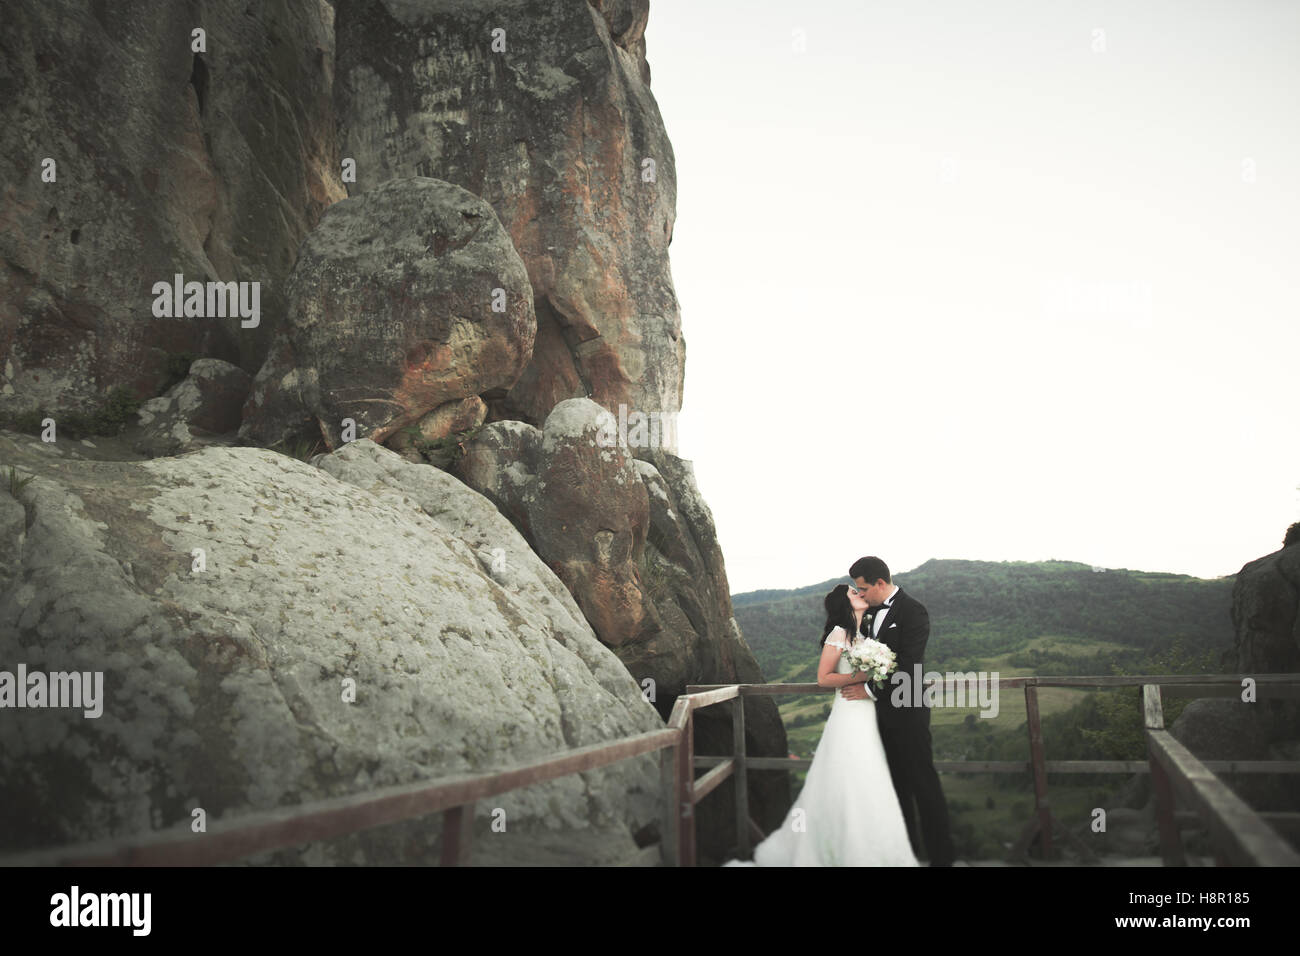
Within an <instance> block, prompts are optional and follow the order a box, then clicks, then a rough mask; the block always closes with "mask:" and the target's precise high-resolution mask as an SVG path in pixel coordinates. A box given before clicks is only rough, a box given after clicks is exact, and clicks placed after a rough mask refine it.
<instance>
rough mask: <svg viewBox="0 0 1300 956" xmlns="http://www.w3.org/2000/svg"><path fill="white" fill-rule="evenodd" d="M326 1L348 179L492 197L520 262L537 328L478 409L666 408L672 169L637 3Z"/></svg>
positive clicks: (677, 394) (676, 339)
mask: <svg viewBox="0 0 1300 956" xmlns="http://www.w3.org/2000/svg"><path fill="white" fill-rule="evenodd" d="M336 10H337V20H336V22H337V40H338V50H339V64H338V83H337V85H336V87H335V91H336V100H337V104H338V116H339V134H340V143H341V149H342V155H343V156H344V157H347V158H351V159H355V160H356V164H357V167H356V168H357V178H356V182H355V183H349V184H348V189H349V192H350V193H351V194H352V195H357V194H365V193H366V192H369V191H370V190H372V189H375V188H377V187H379V186H380V185H381V184H383V183H384V182H386V181H388V180H390V179H394V178H402V177H408V176H413V175H421V176H436V177H438V178H439V179H444V180H447V181H449V182H454V183H458V184H459V185H461V186H464V187H465V188H466V189H468V190H470V191H471V192H473V193H475V194H476V195H478V196H481V197H482V198H483V199H484V200H486V201H487V202H488V203H490V204H491V206H492V207H493V209H495V210H496V213H497V215H498V217H500V220H501V222H502V224H503V225H504V226H505V228H506V231H507V232H508V233H509V235H510V238H511V240H512V241H513V243H514V246H515V248H516V249H517V250H518V252H519V255H520V256H521V257H522V258H523V261H524V263H525V265H526V266H527V269H528V278H529V281H530V282H531V283H532V287H533V294H534V297H535V307H536V312H537V326H538V327H537V341H536V345H535V347H534V349H533V354H532V360H531V362H529V364H528V366H527V368H525V370H524V372H523V375H522V376H520V378H519V380H518V381H517V382H514V383H512V384H511V386H510V387H509V388H508V389H506V388H503V389H501V390H499V391H497V392H494V393H493V394H492V395H491V396H489V399H490V404H491V405H492V406H493V410H494V414H493V416H492V417H493V418H494V419H497V418H513V419H519V420H522V421H526V422H528V423H530V424H533V425H537V426H540V425H541V424H542V423H543V422H544V421H545V419H546V416H547V415H548V414H550V411H551V409H552V408H554V407H555V405H556V404H558V403H559V402H561V401H563V400H564V399H567V398H575V397H590V398H592V399H593V400H595V401H596V402H598V403H599V404H601V405H603V406H605V407H606V408H610V409H614V410H617V409H618V406H619V404H626V405H627V406H628V407H629V408H631V409H637V410H640V411H642V412H645V413H650V412H676V411H677V410H679V409H680V408H681V396H682V375H683V364H684V361H685V344H684V341H683V339H682V335H681V316H680V309H679V306H678V303H677V297H676V295H675V293H674V291H673V285H672V277H671V273H670V269H669V261H668V245H669V243H670V242H671V240H672V231H673V222H674V220H675V218H676V211H675V206H676V189H677V170H676V163H675V160H674V157H673V150H672V144H671V143H670V142H669V141H668V136H667V133H666V132H665V130H664V124H663V119H662V117H661V116H660V114H659V108H658V105H657V104H656V103H655V99H654V96H653V95H652V94H651V92H650V86H649V83H650V72H649V67H648V66H647V64H646V59H645V38H644V30H645V26H646V19H647V16H648V4H647V3H646V2H645V0H635V2H631V0H617V2H615V0H599V2H597V0H592V2H589V3H583V2H581V0H575V2H566V3H555V2H553V0H486V2H480V3H472V4H471V3H456V4H445V3H444V4H428V3H422V2H415V0H338V2H337V3H336ZM501 31H504V32H501ZM494 43H496V44H497V45H498V47H500V45H501V44H504V47H503V48H500V49H494V48H493V44H494Z"/></svg>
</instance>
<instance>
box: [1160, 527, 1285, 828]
mask: <svg viewBox="0 0 1300 956" xmlns="http://www.w3.org/2000/svg"><path fill="white" fill-rule="evenodd" d="M1232 623H1233V628H1234V630H1235V631H1236V641H1235V647H1234V651H1235V655H1236V661H1235V665H1236V666H1235V668H1232V669H1235V671H1236V672H1237V673H1240V674H1270V673H1273V674H1276V673H1283V674H1288V673H1296V672H1298V671H1300V543H1296V544H1291V545H1290V546H1286V547H1283V548H1282V549H1281V550H1280V551H1274V552H1273V553H1272V554H1269V555H1265V556H1264V557H1262V558H1259V559H1257V560H1255V561H1251V562H1250V563H1248V564H1246V565H1245V566H1244V567H1243V568H1242V569H1241V570H1240V571H1238V572H1237V580H1236V583H1235V584H1234V585H1233V588H1232ZM1229 666H1230V668H1231V664H1230V665H1229ZM1230 672H1231V670H1230ZM1170 731H1171V733H1173V734H1174V736H1175V737H1177V738H1178V739H1179V740H1181V741H1182V742H1183V743H1184V744H1185V745H1186V746H1187V748H1188V749H1189V750H1191V751H1192V753H1194V754H1195V755H1196V756H1197V757H1199V758H1200V759H1202V760H1295V759H1296V758H1297V756H1300V705H1297V704H1296V702H1295V701H1287V700H1270V699H1268V698H1266V697H1265V698H1262V699H1260V700H1257V701H1255V702H1253V703H1247V702H1243V701H1242V700H1240V699H1238V698H1224V699H1206V700H1194V701H1191V702H1190V703H1189V704H1188V705H1187V706H1186V707H1185V708H1184V709H1183V712H1182V714H1180V715H1179V718H1178V720H1177V722H1176V723H1175V724H1174V725H1173V727H1171V728H1170ZM1227 779H1228V781H1229V783H1230V785H1231V786H1232V788H1233V790H1234V791H1235V792H1236V793H1237V794H1238V795H1239V796H1240V797H1241V798H1242V799H1243V800H1245V801H1246V802H1247V803H1249V804H1250V805H1251V806H1253V807H1254V808H1255V809H1257V810H1300V789H1298V788H1297V787H1296V786H1295V782H1294V780H1291V779H1288V778H1287V777H1286V776H1284V775H1276V776H1274V775H1264V774H1239V775H1236V776H1231V775H1229V776H1228V777H1227Z"/></svg>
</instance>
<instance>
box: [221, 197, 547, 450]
mask: <svg viewBox="0 0 1300 956" xmlns="http://www.w3.org/2000/svg"><path fill="white" fill-rule="evenodd" d="M536 331H537V322H536V319H535V317H534V316H533V297H532V290H531V288H530V287H529V285H528V276H527V274H526V272H525V271H524V266H523V263H522V262H520V261H519V256H518V255H516V254H515V251H514V247H513V246H511V245H510V239H509V237H508V236H507V235H506V234H505V232H504V231H503V230H502V229H501V224H500V223H499V222H497V219H496V215H495V214H494V213H493V212H492V209H491V207H490V206H488V205H487V204H486V203H485V202H483V201H482V200H481V199H478V198H477V197H475V196H473V195H471V194H470V193H467V192H466V191H465V190H463V189H461V188H460V187H459V186H453V185H450V184H449V183H444V182H441V181H439V180H436V179H427V178H423V177H415V178H412V179H401V180H390V181H389V182H387V183H385V184H384V185H382V186H380V187H378V188H377V189H374V190H371V191H370V192H368V193H366V194H364V195H362V196H359V197H357V198H355V199H348V200H345V201H343V202H340V203H336V204H335V205H334V206H332V207H330V209H329V210H328V211H327V212H326V213H325V215H324V216H323V217H322V218H321V223H320V225H319V227H317V229H316V230H315V231H314V232H312V234H311V235H310V236H308V237H307V240H306V242H304V243H303V245H302V249H301V250H300V252H299V255H298V261H297V263H296V264H295V265H294V269H293V275H292V276H291V277H290V280H289V317H288V322H287V327H286V329H285V330H284V332H283V333H282V337H281V338H280V339H279V340H278V341H277V343H276V347H275V349H274V350H273V352H272V356H271V358H270V359H269V360H268V361H267V363H266V365H265V366H263V368H262V370H261V371H260V372H258V375H257V380H256V382H255V383H254V386H253V394H252V395H251V396H250V397H249V400H248V406H247V408H246V409H245V414H244V424H243V426H242V427H241V429H240V437H241V438H243V439H244V440H247V441H252V442H255V443H259V444H265V445H273V444H275V443H277V442H281V441H284V440H285V439H286V438H289V437H291V436H294V435H297V434H298V433H300V432H301V430H302V422H303V420H304V418H305V417H306V418H308V419H310V421H311V423H312V425H313V426H314V430H315V431H317V432H318V433H319V434H320V435H321V437H323V438H324V440H325V442H326V444H327V445H328V446H329V447H331V448H335V447H337V446H338V445H339V444H341V442H342V440H343V439H342V438H341V437H340V435H341V431H342V429H343V427H344V426H343V420H344V419H345V418H350V419H352V420H353V421H354V422H355V423H356V436H357V437H363V438H370V439H372V440H374V441H378V442H382V441H383V440H384V439H385V438H387V437H388V436H389V435H392V434H393V433H394V432H395V431H397V430H398V429H400V428H403V427H405V426H408V425H411V424H414V423H415V422H417V421H418V420H419V419H421V418H422V417H423V416H425V415H427V414H428V413H429V412H432V411H433V410H434V409H436V408H438V407H439V406H441V405H443V404H445V403H447V402H451V401H459V400H461V399H464V398H467V397H470V396H473V395H476V394H478V393H479V392H483V391H487V390H489V389H493V388H498V387H501V386H505V385H508V384H510V383H511V382H513V381H514V380H515V379H516V378H518V376H519V373H520V371H521V370H522V369H523V367H524V363H525V362H527V361H528V356H529V355H530V354H532V348H533V336H534V335H535V334H536Z"/></svg>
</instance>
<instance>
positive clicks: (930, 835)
mask: <svg viewBox="0 0 1300 956" xmlns="http://www.w3.org/2000/svg"><path fill="white" fill-rule="evenodd" d="M849 577H851V578H853V580H854V582H855V583H856V584H857V586H858V590H859V591H861V592H862V596H863V597H865V598H866V599H867V604H868V605H869V606H870V607H869V611H870V612H872V621H871V633H869V634H866V633H865V632H864V636H866V637H874V638H875V639H876V640H878V641H880V642H881V643H883V644H886V645H888V646H889V648H890V649H891V650H893V651H894V653H895V654H896V655H897V659H898V668H897V671H896V673H897V674H904V675H906V676H907V679H908V680H911V679H912V675H913V674H914V671H913V667H914V665H920V664H921V663H922V658H923V657H924V656H925V644H926V641H928V640H929V639H930V614H929V612H928V611H926V609H925V605H924V604H922V603H921V602H920V601H918V600H917V599H916V598H914V597H912V596H911V595H910V594H907V593H906V592H905V591H903V590H902V588H900V587H898V586H897V585H896V584H893V583H891V582H890V577H889V566H888V565H886V564H885V562H884V561H882V560H880V558H858V560H856V561H854V562H853V566H852V567H851V568H849ZM864 622H865V619H864ZM840 693H842V694H843V695H844V696H845V697H846V698H848V699H849V700H863V699H865V698H866V696H867V692H866V689H865V685H863V684H850V685H848V686H847V687H844V688H843V689H842V690H841V691H840ZM893 696H894V695H893V694H892V693H890V689H889V688H883V689H882V690H881V691H880V692H879V693H878V694H877V700H876V723H877V725H878V726H879V727H880V740H881V743H883V744H884V746H885V758H886V759H887V760H888V761H889V775H890V777H892V778H893V782H894V791H895V792H896V793H897V794H898V802H899V803H900V804H901V805H902V808H903V819H904V820H905V821H906V822H907V834H908V838H909V839H910V840H911V841H912V850H913V852H917V849H918V848H917V846H916V836H915V834H916V813H915V811H914V810H913V809H912V801H913V800H915V801H916V807H917V809H918V810H919V811H920V815H921V833H922V834H923V835H924V837H925V848H926V850H927V851H928V852H929V855H930V865H931V866H952V862H953V851H952V836H951V834H950V833H949V831H948V803H947V801H946V800H944V797H943V788H942V787H941V786H940V785H939V774H938V773H937V772H936V771H935V769H934V759H933V757H932V756H931V754H930V708H929V706H928V705H924V706H920V707H914V706H910V704H911V701H912V700H914V699H915V698H914V697H913V695H912V694H911V693H908V694H904V695H902V696H903V698H904V700H903V701H900V702H899V703H898V704H895V703H894V702H893V701H892V699H891V698H892V697H893ZM922 699H923V700H924V698H922ZM917 855H918V856H919V855H920V853H919V852H917Z"/></svg>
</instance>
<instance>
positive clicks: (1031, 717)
mask: <svg viewBox="0 0 1300 956" xmlns="http://www.w3.org/2000/svg"><path fill="white" fill-rule="evenodd" d="M1025 716H1026V718H1027V719H1028V721H1029V762H1030V766H1031V769H1032V770H1033V774H1034V807H1035V812H1036V813H1037V814H1038V838H1039V840H1041V841H1042V844H1041V845H1042V848H1043V859H1044V860H1050V859H1051V858H1052V809H1051V803H1050V801H1049V800H1048V797H1047V758H1046V757H1045V755H1044V753H1043V728H1042V725H1041V724H1040V723H1039V720H1038V687H1037V686H1036V685H1035V684H1034V683H1033V682H1030V683H1027V684H1025Z"/></svg>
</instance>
